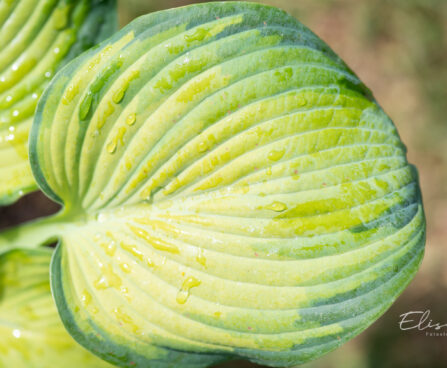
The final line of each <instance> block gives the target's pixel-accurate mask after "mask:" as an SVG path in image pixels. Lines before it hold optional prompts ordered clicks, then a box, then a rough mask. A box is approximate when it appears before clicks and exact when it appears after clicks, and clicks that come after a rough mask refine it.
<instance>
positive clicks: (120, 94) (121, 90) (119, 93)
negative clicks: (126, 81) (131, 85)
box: [112, 87, 126, 104]
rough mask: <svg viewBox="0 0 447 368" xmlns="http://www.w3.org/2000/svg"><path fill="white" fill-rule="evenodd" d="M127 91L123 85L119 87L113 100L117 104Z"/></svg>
mask: <svg viewBox="0 0 447 368" xmlns="http://www.w3.org/2000/svg"><path fill="white" fill-rule="evenodd" d="M125 93H126V89H125V88H123V87H121V88H119V89H118V90H117V91H116V92H115V93H114V94H113V97H112V100H113V102H115V103H116V104H118V103H120V102H121V101H122V100H123V98H124V94H125Z"/></svg>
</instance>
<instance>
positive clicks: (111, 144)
mask: <svg viewBox="0 0 447 368" xmlns="http://www.w3.org/2000/svg"><path fill="white" fill-rule="evenodd" d="M116 147H117V143H116V140H114V139H113V140H111V141H110V142H109V143H107V146H106V150H107V152H109V153H111V154H112V153H115V152H116Z"/></svg>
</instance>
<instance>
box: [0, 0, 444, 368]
mask: <svg viewBox="0 0 447 368" xmlns="http://www.w3.org/2000/svg"><path fill="white" fill-rule="evenodd" d="M196 2H199V1H185V0H162V1H160V0H155V1H153V0H119V10H120V23H121V25H124V24H127V23H128V22H129V21H131V20H132V19H133V18H135V17H137V16H139V15H141V14H145V13H148V12H151V11H156V10H161V9H165V8H171V7H176V6H183V5H187V4H191V3H196ZM257 2H259V3H264V4H270V5H274V6H277V7H280V8H282V9H284V10H286V11H288V12H289V13H291V14H292V15H294V16H295V17H296V18H298V19H299V20H300V21H301V22H302V23H304V24H305V25H307V26H308V27H309V28H310V29H311V30H313V31H314V32H315V33H316V34H317V35H318V36H319V37H320V38H322V39H323V40H324V41H326V42H327V43H328V44H329V45H330V46H331V47H332V48H333V49H334V51H335V52H336V53H337V54H338V55H339V56H340V57H341V58H342V59H343V60H344V61H345V62H346V63H347V64H348V65H349V66H350V67H351V68H352V69H353V70H354V71H355V72H356V73H357V75H358V76H359V77H360V79H362V80H363V82H365V84H366V85H367V86H368V87H369V88H370V89H371V90H372V91H373V93H374V95H375V97H376V99H377V101H378V102H379V104H380V105H381V106H382V107H383V108H384V110H385V111H386V112H387V113H388V115H389V116H390V117H391V118H392V119H393V121H394V123H395V124H396V126H397V128H398V130H399V133H400V135H401V137H402V140H403V141H404V143H405V144H406V145H407V147H408V158H409V161H410V162H412V163H413V164H415V165H416V166H417V168H418V169H419V174H420V182H421V186H422V193H423V198H424V205H425V211H426V216H427V225H428V228H427V245H426V253H425V258H424V261H423V263H422V267H421V269H420V271H419V272H418V274H417V275H416V278H415V279H414V281H413V282H412V283H411V284H410V286H409V287H408V288H407V289H406V290H405V291H404V293H403V294H402V295H401V297H400V298H399V299H398V300H397V302H396V303H395V304H394V305H393V306H392V307H391V308H390V309H389V310H388V311H387V312H386V313H385V314H384V315H383V316H382V317H381V318H380V319H379V320H378V321H377V322H376V323H375V324H374V325H373V326H371V327H370V328H369V329H368V330H367V331H366V332H364V333H362V334H361V335H359V336H358V337H357V338H355V339H353V340H352V341H350V342H348V343H347V344H345V345H344V346H342V347H341V348H339V349H338V350H336V351H334V352H332V353H330V354H328V355H326V356H325V357H323V358H322V359H320V360H317V361H315V362H312V363H308V364H306V365H303V366H301V367H302V368H351V367H352V368H378V367H380V368H401V367H405V368H438V367H439V368H445V367H447V336H444V337H429V336H426V335H425V332H423V331H416V330H411V331H401V330H400V329H399V326H398V322H399V320H400V317H399V315H401V314H403V313H406V312H409V311H425V310H427V309H429V310H430V311H431V316H430V318H431V319H433V321H434V322H441V323H447V184H446V183H447V0H277V1H275V0H271V1H264V0H263V1H257ZM55 210H56V207H55V205H54V204H52V203H51V202H49V200H47V199H46V198H45V197H44V196H43V195H41V194H32V195H31V196H27V197H26V198H24V199H22V200H20V201H19V202H18V203H16V204H15V205H13V206H10V207H5V208H0V228H4V227H7V226H10V225H12V224H15V223H17V222H22V221H24V220H28V219H30V218H33V217H36V216H37V215H39V216H42V215H46V214H49V213H52V212H54V211H55ZM444 331H447V329H444ZM249 367H251V368H254V367H260V366H257V365H254V364H251V363H248V362H231V363H227V364H224V365H221V366H219V368H249Z"/></svg>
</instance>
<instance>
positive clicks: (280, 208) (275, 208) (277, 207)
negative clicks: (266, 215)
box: [265, 202, 287, 212]
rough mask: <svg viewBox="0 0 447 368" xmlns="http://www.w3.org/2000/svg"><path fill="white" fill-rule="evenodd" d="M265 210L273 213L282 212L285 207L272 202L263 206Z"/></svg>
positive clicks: (280, 203)
mask: <svg viewBox="0 0 447 368" xmlns="http://www.w3.org/2000/svg"><path fill="white" fill-rule="evenodd" d="M265 209H267V210H272V211H275V212H282V211H285V210H286V209H287V206H286V205H285V204H284V203H282V202H273V203H271V204H269V205H267V206H265Z"/></svg>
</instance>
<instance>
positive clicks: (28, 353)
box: [0, 249, 112, 368]
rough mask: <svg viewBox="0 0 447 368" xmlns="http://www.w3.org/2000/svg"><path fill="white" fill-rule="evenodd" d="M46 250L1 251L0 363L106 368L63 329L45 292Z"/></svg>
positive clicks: (37, 367) (24, 367) (19, 367)
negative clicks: (57, 363) (58, 364)
mask: <svg viewBox="0 0 447 368" xmlns="http://www.w3.org/2000/svg"><path fill="white" fill-rule="evenodd" d="M50 260H51V252H50V251H47V250H21V249H16V250H13V251H9V252H6V253H3V254H2V255H0V366H1V367H17V368H48V367H52V366H54V364H56V362H63V366H64V367H66V368H79V367H83V368H89V367H91V368H107V367H112V366H111V365H110V364H108V363H106V362H104V361H103V360H101V359H99V358H98V357H96V356H95V355H93V354H91V353H90V352H88V351H87V350H85V349H84V348H82V347H81V346H80V345H79V344H78V343H76V341H74V340H73V338H72V337H71V336H70V335H69V334H68V333H67V331H66V330H65V328H64V325H63V324H62V322H61V320H60V317H59V314H58V313H57V309H56V306H55V304H54V301H53V298H52V296H51V292H50V280H49V276H48V270H49V267H50Z"/></svg>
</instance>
